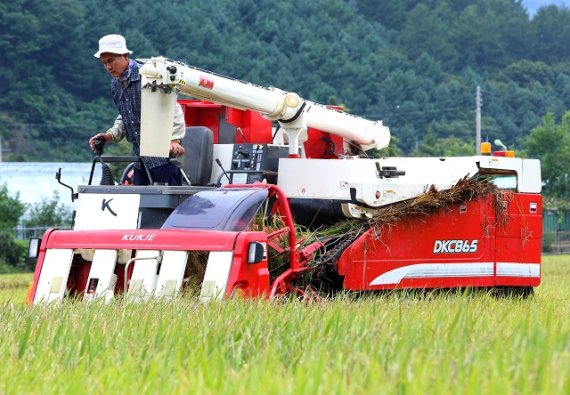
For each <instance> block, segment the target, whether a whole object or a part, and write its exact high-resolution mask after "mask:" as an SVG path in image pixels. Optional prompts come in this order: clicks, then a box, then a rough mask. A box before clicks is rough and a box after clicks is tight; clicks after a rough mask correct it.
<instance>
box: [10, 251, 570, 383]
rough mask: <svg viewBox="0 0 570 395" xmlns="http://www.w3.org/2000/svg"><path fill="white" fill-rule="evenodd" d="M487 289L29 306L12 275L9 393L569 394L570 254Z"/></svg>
mask: <svg viewBox="0 0 570 395" xmlns="http://www.w3.org/2000/svg"><path fill="white" fill-rule="evenodd" d="M543 262H544V265H543V283H542V285H541V286H540V287H539V288H537V290H536V294H535V296H534V297H533V298H530V299H519V298H497V297H494V296H491V295H489V294H487V293H484V292H475V293H470V294H467V293H447V294H444V293H440V294H432V295H425V294H424V295H418V294H407V293H391V294H382V295H375V296H365V297H359V298H355V297H352V296H349V295H342V296H339V297H337V298H335V299H334V300H330V301H326V302H323V303H310V302H309V303H306V302H299V301H296V300H285V301H283V300H281V301H273V302H268V301H245V300H241V299H233V300H229V301H224V302H216V303H210V304H201V303H198V302H197V301H196V300H195V299H193V298H186V299H181V300H178V301H176V302H175V303H169V304H166V303H158V302H154V303H148V304H132V305H128V306H126V307H125V306H122V305H120V304H119V303H114V304H110V305H103V304H99V303H94V304H89V305H88V304H82V303H81V304H73V303H64V304H62V305H59V306H51V307H34V308H32V309H29V308H27V307H26V306H25V305H24V304H23V300H24V297H25V293H26V288H27V284H28V282H29V280H30V279H31V275H10V276H0V357H1V358H2V364H1V367H2V368H1V369H0V394H23V393H41V394H75V393H98V394H158V393H160V394H367V393H370V394H392V393H396V394H425V393H432V394H447V393H454V394H455V393H456V394H537V393H543V394H564V393H570V319H569V318H568V317H569V316H570V257H569V256H561V257H544V259H543Z"/></svg>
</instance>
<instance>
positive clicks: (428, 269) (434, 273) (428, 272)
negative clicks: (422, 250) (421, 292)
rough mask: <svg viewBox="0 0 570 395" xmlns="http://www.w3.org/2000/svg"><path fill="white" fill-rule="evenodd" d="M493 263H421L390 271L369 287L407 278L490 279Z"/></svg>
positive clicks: (377, 278)
mask: <svg viewBox="0 0 570 395" xmlns="http://www.w3.org/2000/svg"><path fill="white" fill-rule="evenodd" d="M489 276H493V263H492V262H483V263H420V264H416V265H408V266H403V267H399V268H397V269H394V270H390V271H388V272H386V273H384V274H382V275H380V276H378V277H376V278H375V279H374V280H372V282H370V284H369V285H387V284H399V283H400V282H401V281H402V280H403V279H405V278H443V277H489Z"/></svg>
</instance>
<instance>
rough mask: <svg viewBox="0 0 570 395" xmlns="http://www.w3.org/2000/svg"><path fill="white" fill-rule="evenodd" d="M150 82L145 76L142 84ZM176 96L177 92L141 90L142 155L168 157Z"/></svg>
mask: <svg viewBox="0 0 570 395" xmlns="http://www.w3.org/2000/svg"><path fill="white" fill-rule="evenodd" d="M148 82H149V80H148V79H147V78H145V77H143V79H142V86H143V87H144V86H145V85H146V84H147V83H148ZM176 98H177V97H176V93H175V92H173V93H170V94H163V93H161V92H160V91H158V90H157V91H155V92H153V91H152V90H151V89H142V90H141V150H140V154H141V155H144V156H160V157H163V158H168V155H169V151H170V140H171V139H172V123H173V121H174V108H175V106H176Z"/></svg>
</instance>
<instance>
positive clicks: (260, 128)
mask: <svg viewBox="0 0 570 395" xmlns="http://www.w3.org/2000/svg"><path fill="white" fill-rule="evenodd" d="M226 121H227V122H228V123H229V124H231V125H233V126H235V127H236V128H240V130H241V133H239V132H238V133H236V137H235V142H236V143H238V144H239V143H249V144H269V143H271V137H272V135H271V130H272V129H271V127H272V124H271V121H269V120H267V119H265V118H263V117H262V116H261V114H259V113H257V112H255V111H250V110H247V111H242V110H236V109H234V108H229V107H227V108H226Z"/></svg>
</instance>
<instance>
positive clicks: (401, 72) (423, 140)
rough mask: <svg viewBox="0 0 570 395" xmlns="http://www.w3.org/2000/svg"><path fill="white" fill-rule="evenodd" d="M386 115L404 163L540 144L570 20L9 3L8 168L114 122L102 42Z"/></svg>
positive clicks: (561, 71) (465, 5)
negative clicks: (491, 146)
mask: <svg viewBox="0 0 570 395" xmlns="http://www.w3.org/2000/svg"><path fill="white" fill-rule="evenodd" d="M109 33H120V34H123V35H124V36H125V37H126V38H127V43H128V46H129V47H130V49H132V50H133V51H134V54H133V55H132V56H133V57H134V58H145V57H149V56H158V55H162V56H166V57H169V58H172V59H176V60H179V61H184V62H186V63H188V64H192V65H195V66H198V67H201V68H204V69H208V70H212V71H215V72H217V73H220V74H224V75H228V76H231V77H235V78H238V79H241V80H245V81H250V82H253V83H256V84H259V85H265V86H276V87H279V88H282V89H285V90H288V91H293V92H297V93H298V94H299V95H300V96H302V97H305V98H307V99H310V100H313V101H317V102H320V103H336V104H344V105H345V106H346V108H347V109H349V111H351V112H352V113H354V114H357V115H360V116H363V117H366V118H369V119H381V120H383V121H384V123H385V124H386V125H388V126H389V127H390V129H391V132H392V135H393V136H394V137H395V139H394V140H395V144H394V147H393V148H394V149H395V150H396V152H401V153H402V154H405V155H444V154H447V155H449V154H452V155H457V154H472V153H473V152H474V150H475V147H474V128H475V113H474V110H475V91H476V87H477V86H480V87H481V91H482V96H483V107H482V134H483V139H488V140H489V141H494V139H497V138H498V139H501V140H502V141H503V142H504V143H505V144H506V145H507V146H508V147H509V148H514V149H517V150H519V151H521V150H522V151H530V150H529V147H528V137H529V135H530V133H531V131H532V130H533V129H535V128H537V127H540V125H542V124H543V117H544V116H546V115H547V114H552V121H553V122H562V116H563V115H564V113H565V112H566V111H567V110H568V106H569V102H570V61H569V59H570V56H569V55H570V53H569V52H570V46H568V45H567V43H568V42H570V11H569V10H568V9H567V8H561V7H557V6H548V7H543V8H541V9H539V11H538V12H537V13H536V14H535V16H534V17H533V18H530V17H529V15H528V13H527V11H526V9H525V8H524V6H523V5H522V2H521V1H520V0H421V1H417V0H384V1H382V2H378V1H376V0H298V1H295V2H274V1H271V0H242V1H239V2H236V1H231V0H173V1H171V2H168V3H165V4H163V3H160V4H159V3H157V2H154V1H151V0H139V1H137V2H136V3H134V2H128V1H124V0H91V1H85V0H13V1H11V2H6V4H4V3H3V4H1V5H0V53H2V57H1V58H0V86H2V87H3V88H4V90H3V94H2V95H1V96H0V134H1V136H2V137H3V139H2V142H3V149H4V152H3V158H4V160H8V161H38V160H41V161H52V160H53V161H55V160H57V161H83V160H89V159H90V157H91V154H90V152H89V150H88V149H87V144H86V141H87V139H88V138H89V136H91V135H93V134H94V133H95V132H97V131H102V130H105V129H106V128H107V127H108V126H109V125H110V124H111V123H112V120H113V119H114V117H115V109H114V107H113V105H112V102H111V98H110V77H109V76H108V75H107V74H106V72H105V71H104V70H103V68H102V67H101V65H100V63H99V61H98V59H95V58H94V57H93V53H94V52H96V50H97V42H98V39H99V38H100V37H101V36H103V35H105V34H109Z"/></svg>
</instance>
